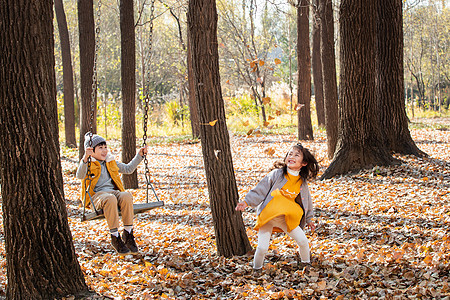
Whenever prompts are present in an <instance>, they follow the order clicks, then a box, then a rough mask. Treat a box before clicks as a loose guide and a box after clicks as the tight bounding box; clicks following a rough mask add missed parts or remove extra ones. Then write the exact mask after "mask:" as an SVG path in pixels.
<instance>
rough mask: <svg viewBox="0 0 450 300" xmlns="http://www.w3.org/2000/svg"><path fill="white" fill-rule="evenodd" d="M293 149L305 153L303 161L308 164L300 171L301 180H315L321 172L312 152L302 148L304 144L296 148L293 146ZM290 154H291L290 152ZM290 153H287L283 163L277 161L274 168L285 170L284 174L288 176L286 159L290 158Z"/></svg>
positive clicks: (297, 145)
mask: <svg viewBox="0 0 450 300" xmlns="http://www.w3.org/2000/svg"><path fill="white" fill-rule="evenodd" d="M292 149H297V150H298V151H301V152H302V153H303V161H304V162H306V166H303V167H302V168H301V169H300V174H299V175H300V178H302V179H303V180H307V179H314V178H316V176H317V173H318V172H319V163H318V162H317V160H316V158H315V157H314V155H312V154H311V152H310V151H309V150H308V149H307V148H304V147H303V146H302V144H300V143H297V144H295V145H294V146H292ZM288 153H289V152H288ZM288 153H286V156H285V157H284V159H283V161H276V162H275V163H274V164H273V166H274V167H275V168H277V169H283V174H284V175H286V174H287V166H286V163H285V161H286V158H287V156H288Z"/></svg>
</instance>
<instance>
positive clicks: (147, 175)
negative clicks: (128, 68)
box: [142, 0, 160, 203]
mask: <svg viewBox="0 0 450 300" xmlns="http://www.w3.org/2000/svg"><path fill="white" fill-rule="evenodd" d="M154 11H155V1H154V0H152V1H151V6H150V32H149V37H148V40H149V41H148V51H147V54H148V57H147V62H145V63H144V67H145V68H146V71H147V80H146V86H145V87H144V122H143V126H144V135H143V137H142V138H143V144H142V145H143V147H146V146H147V123H148V111H149V102H150V53H151V51H152V46H153V45H152V44H153V18H154ZM144 167H145V181H146V186H147V188H146V201H147V203H148V188H149V187H150V188H151V189H152V191H153V194H154V195H155V197H156V200H157V201H160V200H159V198H158V195H156V192H155V189H154V188H153V185H152V183H151V181H150V170H149V168H148V160H147V154H144Z"/></svg>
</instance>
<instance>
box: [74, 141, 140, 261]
mask: <svg viewBox="0 0 450 300" xmlns="http://www.w3.org/2000/svg"><path fill="white" fill-rule="evenodd" d="M89 135H90V132H88V133H86V135H85V136H84V150H85V153H84V156H83V158H82V159H81V161H80V165H79V166H78V170H77V174H76V176H77V178H79V179H82V180H83V182H82V188H81V189H82V192H81V197H82V199H84V196H85V188H86V185H85V181H86V179H87V171H88V164H87V162H88V157H89V156H90V157H91V167H90V171H91V174H92V175H91V180H92V181H91V187H90V189H89V193H90V195H91V197H92V201H93V202H94V205H95V208H96V209H103V213H104V215H105V219H106V221H107V223H108V227H109V231H110V233H111V245H112V246H113V247H114V249H115V250H116V251H117V253H118V254H119V255H125V254H137V253H138V251H139V250H138V247H137V245H136V242H135V240H134V235H133V214H134V212H133V196H132V195H131V194H130V193H129V192H126V191H125V189H124V187H123V183H122V180H121V179H120V176H119V173H123V174H131V173H133V172H134V170H136V168H137V166H138V165H139V163H140V162H141V161H142V159H143V156H144V155H145V154H147V148H146V147H143V148H141V149H139V152H138V153H137V154H136V156H135V157H134V158H133V159H132V160H131V161H130V162H129V163H128V164H124V163H120V162H116V161H115V159H114V157H113V156H112V155H111V154H109V153H108V147H107V146H106V140H105V139H104V138H103V137H101V136H99V135H97V134H92V144H91V146H89V141H90V139H91V138H90V136H89ZM89 206H90V199H89V195H86V207H89ZM119 209H120V211H121V213H122V222H123V227H124V230H123V233H122V237H120V235H119V231H118V228H119Z"/></svg>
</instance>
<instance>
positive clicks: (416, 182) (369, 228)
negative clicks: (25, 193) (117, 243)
mask: <svg viewBox="0 0 450 300" xmlns="http://www.w3.org/2000/svg"><path fill="white" fill-rule="evenodd" d="M411 135H412V137H413V139H414V141H415V142H416V144H417V145H418V147H419V148H420V149H421V150H423V151H424V152H426V153H427V154H428V155H429V156H428V157H425V158H417V157H414V156H396V157H397V158H399V159H401V160H402V161H403V164H401V165H398V166H392V167H375V168H373V169H368V170H363V171H361V172H359V173H356V174H348V175H344V176H339V177H336V178H333V179H329V180H324V181H319V180H315V181H312V182H310V183H309V187H310V190H311V194H312V196H313V202H314V206H315V222H316V224H317V225H318V227H317V229H316V231H315V232H310V231H307V236H308V238H309V242H310V246H311V253H312V257H313V263H312V266H311V268H310V269H301V268H298V266H297V263H296V246H295V242H293V240H291V239H290V238H289V237H286V236H285V235H284V234H274V235H273V236H272V241H271V245H270V249H269V253H268V255H267V256H266V262H265V266H264V269H263V272H262V273H261V274H259V275H255V274H252V268H251V262H252V260H253V257H252V253H249V254H248V255H244V256H236V257H232V258H224V257H219V256H217V254H216V246H215V240H214V235H215V233H214V227H213V221H212V216H211V211H210V208H209V200H208V190H207V185H206V178H205V172H204V168H203V159H202V151H201V144H200V143H196V144H192V143H173V144H167V143H166V144H160V145H152V146H150V147H149V166H150V170H151V176H152V180H153V185H154V187H155V189H156V192H157V194H158V196H159V198H160V199H161V200H162V201H164V202H165V206H164V207H162V208H157V209H154V210H151V211H149V212H147V213H143V214H139V215H137V216H136V218H135V223H134V228H135V229H134V230H135V236H136V240H137V243H138V246H139V247H140V254H139V255H136V256H132V255H128V256H124V257H120V256H118V255H116V254H115V253H114V251H113V250H112V247H111V245H110V243H109V242H110V238H109V233H108V228H107V225H106V222H105V221H104V220H98V221H91V222H80V217H81V215H82V209H81V207H80V203H79V198H80V192H79V191H80V181H79V180H78V179H76V178H75V177H74V174H75V171H76V168H77V165H78V161H77V150H70V149H67V148H63V149H62V166H63V172H64V181H65V197H66V203H67V211H68V215H69V224H70V227H71V230H72V235H73V241H74V245H75V250H76V252H77V254H78V260H79V263H80V265H81V268H82V270H83V272H84V274H85V279H86V282H87V284H88V286H89V288H90V289H91V290H93V291H95V292H96V293H97V294H98V295H101V298H106V299H109V298H111V299H450V286H449V281H450V278H449V277H450V274H449V273H450V119H449V118H441V119H420V120H413V123H412V126H411ZM230 141H231V148H232V153H233V163H234V169H235V174H236V181H237V186H238V190H239V196H240V199H243V198H244V196H245V194H246V193H247V192H248V191H249V189H251V188H252V187H254V186H255V185H256V184H257V183H258V182H259V180H261V179H262V177H263V176H264V175H265V174H267V173H268V171H269V170H270V169H271V166H272V165H273V162H274V161H276V160H279V159H282V158H283V157H284V155H285V153H286V152H287V150H288V149H289V147H290V146H291V145H292V144H293V143H295V142H296V138H295V135H271V136H255V137H243V136H231V140H230ZM303 145H304V146H305V147H307V148H309V149H310V150H311V151H312V152H313V153H314V154H315V156H316V158H317V159H318V161H320V164H321V171H320V174H321V173H323V171H324V170H325V169H326V167H327V166H328V165H329V163H330V161H329V160H328V159H327V158H326V140H325V136H324V134H322V135H319V136H316V137H315V140H314V141H312V142H308V141H305V142H303ZM108 146H109V148H110V150H111V151H112V153H113V154H114V155H116V156H117V159H119V160H120V155H119V151H120V144H119V143H118V142H114V141H112V142H109V144H108ZM320 174H319V175H320ZM138 179H139V183H140V186H141V187H143V186H144V176H143V164H141V165H140V166H139V168H138ZM131 192H132V194H133V195H134V198H135V202H145V190H144V189H136V190H131ZM150 196H152V195H151V194H150ZM150 201H154V198H153V197H152V198H151V200H150ZM243 218H244V223H245V225H246V228H247V234H248V238H249V240H250V243H251V245H252V246H253V248H255V247H256V243H257V233H256V231H254V230H253V229H252V228H253V226H254V224H255V214H254V211H251V210H247V211H246V212H244V213H243ZM0 222H2V221H0ZM0 225H3V224H0ZM0 239H1V241H0V296H2V295H3V296H4V293H5V290H6V281H7V280H6V260H5V246H4V242H3V241H4V233H3V226H1V227H0ZM68 299H69V298H68Z"/></svg>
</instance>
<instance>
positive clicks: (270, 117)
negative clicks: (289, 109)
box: [267, 116, 275, 121]
mask: <svg viewBox="0 0 450 300" xmlns="http://www.w3.org/2000/svg"><path fill="white" fill-rule="evenodd" d="M273 119H275V118H274V117H272V116H269V117H268V118H267V120H269V121H270V120H273Z"/></svg>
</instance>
